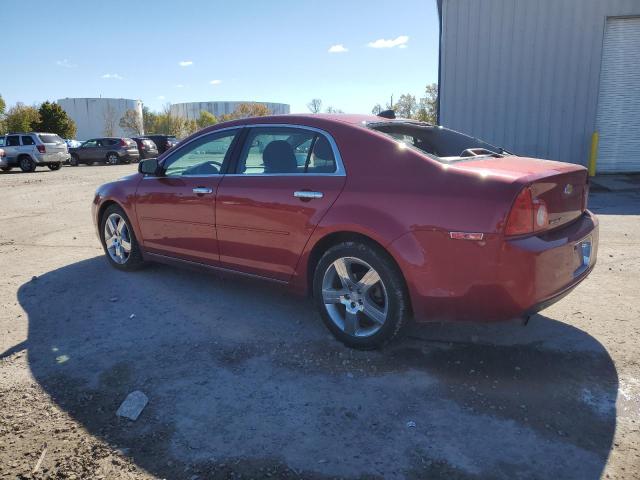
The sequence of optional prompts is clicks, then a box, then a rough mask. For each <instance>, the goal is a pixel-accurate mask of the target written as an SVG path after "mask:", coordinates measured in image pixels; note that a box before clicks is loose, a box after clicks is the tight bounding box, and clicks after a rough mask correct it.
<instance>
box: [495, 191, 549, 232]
mask: <svg viewBox="0 0 640 480" xmlns="http://www.w3.org/2000/svg"><path fill="white" fill-rule="evenodd" d="M548 226H549V211H548V210H547V204H546V203H545V202H544V201H542V200H539V199H534V198H533V192H532V191H531V188H529V187H525V188H523V189H522V190H521V191H520V193H519V194H518V196H517V197H516V200H515V202H513V207H511V212H509V218H508V219H507V226H506V227H505V231H504V233H505V235H524V234H527V233H533V232H537V231H540V230H544V229H546V228H547V227H548Z"/></svg>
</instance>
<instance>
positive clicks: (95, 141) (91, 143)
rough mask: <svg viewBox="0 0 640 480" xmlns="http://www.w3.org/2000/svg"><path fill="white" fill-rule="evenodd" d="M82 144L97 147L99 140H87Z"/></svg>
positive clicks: (86, 146) (85, 146) (87, 146)
mask: <svg viewBox="0 0 640 480" xmlns="http://www.w3.org/2000/svg"><path fill="white" fill-rule="evenodd" d="M82 146H83V147H84V148H93V147H97V146H98V141H97V140H87V141H86V142H84V143H83V144H82Z"/></svg>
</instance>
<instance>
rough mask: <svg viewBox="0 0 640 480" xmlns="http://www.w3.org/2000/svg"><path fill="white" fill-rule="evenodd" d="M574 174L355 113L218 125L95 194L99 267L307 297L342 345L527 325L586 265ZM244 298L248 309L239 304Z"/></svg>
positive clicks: (428, 129) (586, 238) (590, 220)
mask: <svg viewBox="0 0 640 480" xmlns="http://www.w3.org/2000/svg"><path fill="white" fill-rule="evenodd" d="M587 195H588V177H587V171H586V169H585V168H583V167H581V166H577V165H572V164H566V163H559V162H552V161H545V160H538V159H533V158H523V157H518V156H515V155H512V154H510V153H508V152H506V151H504V150H502V149H500V148H497V147H494V146H492V145H489V144H487V143H485V142H482V141H480V140H478V139H475V138H471V137H469V136H467V135H463V134H461V133H458V132H454V131H452V130H448V129H446V128H442V127H437V126H432V125H428V124H424V123H419V122H414V121H410V120H402V119H389V118H382V117H376V116H357V115H334V116H325V115H290V116H277V117H276V116H274V117H262V118H249V119H244V120H237V121H233V122H227V123H222V124H218V125H215V126H213V127H209V128H207V129H204V130H202V131H200V132H198V133H196V134H194V135H192V136H190V137H189V138H187V139H185V140H184V141H183V142H181V143H180V144H179V146H178V147H176V148H174V149H172V150H170V151H168V152H166V153H164V154H163V155H161V156H160V157H159V158H158V159H149V160H145V161H143V162H141V164H140V166H139V173H136V174H133V175H130V176H128V177H126V178H124V179H121V180H118V181H116V182H112V183H108V184H105V185H103V186H101V187H100V188H99V189H98V191H97V192H96V196H95V200H94V202H93V217H94V221H95V224H96V227H97V231H98V235H99V237H100V240H101V242H102V245H103V246H104V250H105V253H106V258H107V259H108V261H109V262H110V263H111V264H112V265H113V266H114V267H116V268H118V269H121V270H132V269H135V268H138V267H139V266H140V265H142V263H143V262H144V261H149V260H151V261H161V262H171V263H176V262H177V263H187V264H191V265H194V264H195V265H199V266H204V267H207V268H211V269H217V270H223V271H230V272H236V273H239V274H244V275H249V276H252V277H259V278H263V279H267V280H270V281H273V282H278V283H281V284H285V285H287V286H289V287H290V288H291V289H292V290H294V291H296V292H298V293H302V294H305V293H311V294H312V295H313V297H314V299H315V303H316V304H317V307H318V309H319V310H320V313H321V315H322V318H323V320H324V322H325V324H326V326H327V327H328V328H329V330H330V331H331V332H332V333H333V334H334V335H335V336H336V337H337V338H338V339H339V340H341V341H342V342H344V343H345V344H347V345H349V346H352V347H357V348H375V347H379V346H381V345H382V344H384V343H385V342H387V341H388V340H390V339H391V338H393V337H394V336H395V335H396V334H397V333H398V332H399V331H400V330H401V328H402V327H403V326H404V325H405V324H406V323H407V322H408V321H409V320H410V319H411V318H415V319H416V320H417V321H430V320H438V321H439V320H472V321H499V320H507V319H515V318H521V317H528V316H529V315H531V314H532V313H534V312H536V311H539V310H540V309H542V308H545V307H546V306H548V305H550V304H551V303H553V302H555V301H557V300H559V299H560V298H561V297H563V296H564V295H566V294H567V293H568V292H569V291H570V290H571V289H572V288H573V287H575V286H576V285H577V284H578V283H580V282H581V281H582V280H584V279H585V277H586V276H587V275H588V274H589V273H590V272H591V270H592V269H593V266H594V264H595V261H596V251H597V246H598V222H597V220H596V217H595V216H594V215H593V214H592V213H591V212H590V211H589V210H587ZM248 300H249V298H248Z"/></svg>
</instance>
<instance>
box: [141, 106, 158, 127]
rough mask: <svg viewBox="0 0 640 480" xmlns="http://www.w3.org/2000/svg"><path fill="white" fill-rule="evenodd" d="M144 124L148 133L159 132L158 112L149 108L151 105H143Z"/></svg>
mask: <svg viewBox="0 0 640 480" xmlns="http://www.w3.org/2000/svg"><path fill="white" fill-rule="evenodd" d="M142 125H143V128H144V131H145V132H147V133H160V132H158V114H157V113H155V112H152V111H151V110H149V107H146V106H144V107H142Z"/></svg>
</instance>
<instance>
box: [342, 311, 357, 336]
mask: <svg viewBox="0 0 640 480" xmlns="http://www.w3.org/2000/svg"><path fill="white" fill-rule="evenodd" d="M358 326H359V324H358V314H357V313H355V312H350V311H349V310H346V313H345V316H344V332H345V333H347V334H349V335H355V334H356V333H357V331H358Z"/></svg>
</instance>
